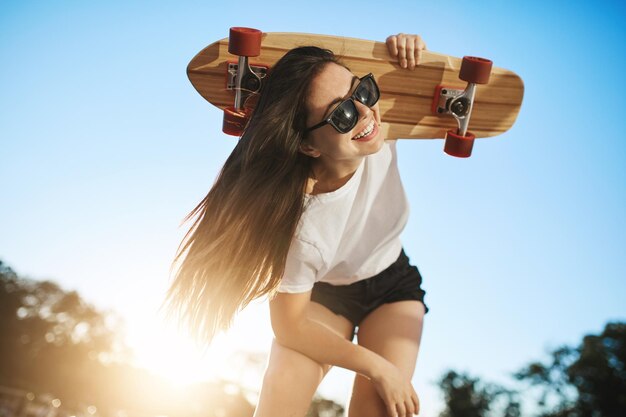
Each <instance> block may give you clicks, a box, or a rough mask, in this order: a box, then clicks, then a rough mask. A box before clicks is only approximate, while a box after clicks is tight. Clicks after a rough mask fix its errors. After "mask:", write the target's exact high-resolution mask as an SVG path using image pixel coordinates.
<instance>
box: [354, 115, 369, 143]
mask: <svg viewBox="0 0 626 417" xmlns="http://www.w3.org/2000/svg"><path fill="white" fill-rule="evenodd" d="M372 130H374V121H373V120H372V121H371V122H370V124H369V125H368V126H367V127H366V128H365V130H363V131H362V132H361V133H359V134H358V135H356V136H355V137H354V139H360V138H362V137H363V136H367V135H369V134H370V133H372Z"/></svg>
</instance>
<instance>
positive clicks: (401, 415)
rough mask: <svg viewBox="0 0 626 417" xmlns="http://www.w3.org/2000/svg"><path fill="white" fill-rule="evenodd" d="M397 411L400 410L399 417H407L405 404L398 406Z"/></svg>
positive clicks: (401, 403)
mask: <svg viewBox="0 0 626 417" xmlns="http://www.w3.org/2000/svg"><path fill="white" fill-rule="evenodd" d="M396 410H398V416H399V417H406V415H407V414H406V407H404V403H403V402H400V403H398V404H396Z"/></svg>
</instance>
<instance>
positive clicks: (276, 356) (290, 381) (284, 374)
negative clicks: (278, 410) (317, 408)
mask: <svg viewBox="0 0 626 417" xmlns="http://www.w3.org/2000/svg"><path fill="white" fill-rule="evenodd" d="M330 368H331V367H330V365H326V364H320V363H319V362H316V361H315V360H313V359H311V358H309V357H308V356H306V355H304V354H302V353H300V352H297V351H295V350H293V349H290V348H288V347H285V346H282V345H280V344H279V343H278V342H277V341H276V340H274V341H273V344H272V351H271V353H270V358H269V362H268V364H267V368H266V370H265V375H264V376H263V388H264V389H267V390H271V391H273V392H281V391H283V392H286V391H289V392H293V390H294V389H297V388H298V387H302V389H304V390H305V391H310V390H311V389H312V390H313V393H315V390H316V389H317V386H318V385H319V383H320V382H322V379H323V378H324V376H325V375H326V374H327V373H328V371H329V370H330Z"/></svg>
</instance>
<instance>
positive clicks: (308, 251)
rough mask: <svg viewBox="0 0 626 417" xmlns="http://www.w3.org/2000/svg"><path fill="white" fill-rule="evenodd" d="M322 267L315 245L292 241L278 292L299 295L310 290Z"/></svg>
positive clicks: (296, 240)
mask: <svg viewBox="0 0 626 417" xmlns="http://www.w3.org/2000/svg"><path fill="white" fill-rule="evenodd" d="M322 265H323V262H322V256H321V254H320V251H319V249H318V248H317V247H315V245H313V244H311V243H308V242H305V241H302V240H300V239H298V238H295V239H293V241H292V242H291V246H290V247H289V253H288V255H287V263H286V264H285V273H284V274H283V278H282V280H281V282H280V285H279V287H278V291H279V292H287V293H301V292H307V291H309V290H311V289H312V288H313V285H314V284H315V277H316V276H317V273H318V271H319V270H320V269H321V267H322Z"/></svg>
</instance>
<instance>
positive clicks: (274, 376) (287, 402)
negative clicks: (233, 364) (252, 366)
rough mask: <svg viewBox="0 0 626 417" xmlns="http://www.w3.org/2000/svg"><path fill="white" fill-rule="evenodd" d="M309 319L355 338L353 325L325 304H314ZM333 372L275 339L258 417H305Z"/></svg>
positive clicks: (326, 366) (255, 413)
mask: <svg viewBox="0 0 626 417" xmlns="http://www.w3.org/2000/svg"><path fill="white" fill-rule="evenodd" d="M309 317H311V318H313V319H314V320H315V321H317V322H319V323H322V324H324V325H325V326H327V327H328V328H330V329H331V330H333V331H334V332H335V333H337V334H339V335H341V336H342V337H345V338H346V339H348V338H349V337H350V336H351V335H352V331H353V327H352V323H350V321H349V320H348V319H346V318H345V317H343V316H339V315H336V314H335V313H333V312H332V311H330V310H329V309H328V308H326V307H324V306H323V305H321V304H318V303H316V302H311V303H310V305H309ZM330 368H331V367H330V365H326V364H320V363H318V362H316V361H314V360H313V359H311V358H309V357H308V356H305V355H303V354H302V353H300V352H297V351H295V350H293V349H290V348H287V347H285V346H282V345H280V344H279V343H277V342H276V339H274V341H273V342H272V349H271V352H270V357H269V361H268V365H267V369H266V370H265V376H264V377H263V387H262V388H261V394H260V397H259V403H258V404H257V408H256V411H255V412H254V417H304V416H305V415H306V412H307V410H308V409H309V407H310V405H311V401H312V399H313V395H314V394H315V391H316V390H317V387H318V386H319V384H320V382H322V379H323V378H324V376H325V375H326V374H327V373H328V371H329V370H330Z"/></svg>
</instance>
